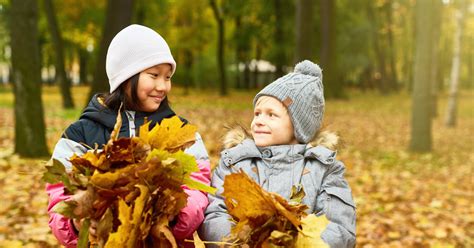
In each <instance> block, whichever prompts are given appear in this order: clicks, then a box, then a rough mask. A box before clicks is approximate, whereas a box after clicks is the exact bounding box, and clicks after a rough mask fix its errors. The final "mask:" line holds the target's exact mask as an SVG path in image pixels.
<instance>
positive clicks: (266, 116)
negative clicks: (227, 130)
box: [251, 96, 298, 146]
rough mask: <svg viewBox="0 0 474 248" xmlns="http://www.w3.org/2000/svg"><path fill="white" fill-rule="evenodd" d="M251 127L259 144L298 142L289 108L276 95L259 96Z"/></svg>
mask: <svg viewBox="0 0 474 248" xmlns="http://www.w3.org/2000/svg"><path fill="white" fill-rule="evenodd" d="M251 129H252V136H253V139H254V140H255V144H256V145H257V146H272V145H290V144H298V141H297V140H296V138H295V135H294V132H293V124H292V123H291V119H290V116H289V115H288V110H287V109H286V107H285V106H283V104H282V103H281V102H280V101H279V100H277V99H276V98H274V97H270V96H262V97H260V98H258V100H257V104H255V109H254V115H253V121H252V124H251Z"/></svg>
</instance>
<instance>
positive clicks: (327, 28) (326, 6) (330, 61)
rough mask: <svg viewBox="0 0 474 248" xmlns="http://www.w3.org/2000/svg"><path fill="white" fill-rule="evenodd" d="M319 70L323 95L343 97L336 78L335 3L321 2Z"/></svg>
mask: <svg viewBox="0 0 474 248" xmlns="http://www.w3.org/2000/svg"><path fill="white" fill-rule="evenodd" d="M320 3H321V39H322V41H321V56H320V59H321V63H320V65H321V69H322V70H323V74H324V80H323V83H324V89H325V90H324V91H325V92H324V95H325V96H327V97H333V98H343V97H345V94H344V90H343V87H342V86H343V85H342V82H341V80H340V78H338V73H339V72H338V70H337V54H336V43H337V38H336V6H335V4H336V3H335V1H332V0H321V2H320Z"/></svg>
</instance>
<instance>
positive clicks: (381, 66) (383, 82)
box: [367, 1, 390, 94]
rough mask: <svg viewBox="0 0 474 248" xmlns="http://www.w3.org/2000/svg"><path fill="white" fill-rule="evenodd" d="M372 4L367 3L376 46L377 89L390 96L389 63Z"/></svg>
mask: <svg viewBox="0 0 474 248" xmlns="http://www.w3.org/2000/svg"><path fill="white" fill-rule="evenodd" d="M372 4H373V3H372V2H370V1H368V2H367V15H368V18H369V20H370V22H371V23H372V25H371V26H372V28H373V29H372V30H371V33H372V37H371V38H372V40H373V45H374V53H375V57H376V61H377V67H376V68H377V71H376V73H377V74H376V78H375V79H376V83H377V88H378V90H379V91H380V93H382V94H388V93H389V91H390V87H389V85H390V84H389V82H388V81H389V79H388V76H387V62H386V54H385V53H384V50H383V48H382V47H383V46H382V39H381V37H380V36H379V28H380V27H379V24H378V20H377V18H376V16H375V13H374V12H375V10H374V9H373V7H372Z"/></svg>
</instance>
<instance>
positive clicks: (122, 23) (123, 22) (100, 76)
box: [89, 0, 133, 97]
mask: <svg viewBox="0 0 474 248" xmlns="http://www.w3.org/2000/svg"><path fill="white" fill-rule="evenodd" d="M132 13H133V0H108V1H107V11H106V14H105V23H104V26H103V29H102V38H101V41H100V45H99V53H98V57H97V62H96V65H95V71H94V78H93V80H92V85H91V90H90V93H89V96H90V97H92V96H93V95H94V94H95V93H97V92H108V88H109V87H108V83H107V82H108V79H107V74H106V72H105V59H106V55H107V49H108V47H109V44H110V42H111V41H112V39H113V38H114V36H115V35H116V34H117V33H118V32H119V31H120V30H122V29H123V28H125V27H126V26H128V25H130V23H131V21H132Z"/></svg>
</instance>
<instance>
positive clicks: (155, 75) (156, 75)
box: [149, 73, 158, 78]
mask: <svg viewBox="0 0 474 248" xmlns="http://www.w3.org/2000/svg"><path fill="white" fill-rule="evenodd" d="M149 74H150V75H151V77H153V78H156V77H158V74H157V73H149Z"/></svg>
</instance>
